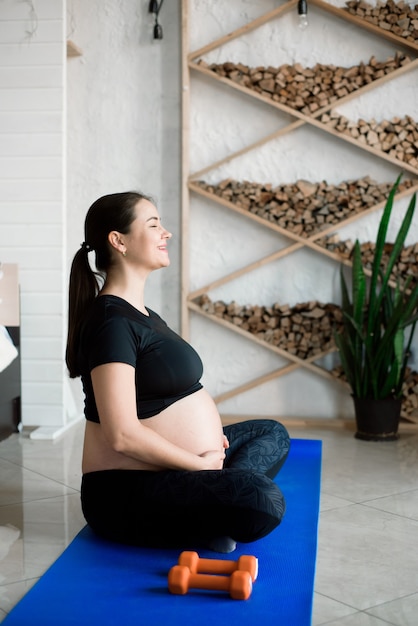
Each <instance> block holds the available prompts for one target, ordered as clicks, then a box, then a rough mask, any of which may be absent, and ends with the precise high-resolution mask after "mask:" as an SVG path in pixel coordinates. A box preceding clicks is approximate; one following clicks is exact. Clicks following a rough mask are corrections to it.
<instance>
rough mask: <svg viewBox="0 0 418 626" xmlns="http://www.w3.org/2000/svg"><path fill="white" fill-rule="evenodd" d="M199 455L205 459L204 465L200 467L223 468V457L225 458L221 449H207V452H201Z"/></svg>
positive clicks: (205, 468)
mask: <svg viewBox="0 0 418 626" xmlns="http://www.w3.org/2000/svg"><path fill="white" fill-rule="evenodd" d="M199 456H200V457H201V458H202V459H204V460H205V463H204V465H205V467H202V470H220V469H222V468H223V465H224V459H225V451H224V450H222V451H221V452H220V451H219V450H208V451H207V452H203V453H202V454H199Z"/></svg>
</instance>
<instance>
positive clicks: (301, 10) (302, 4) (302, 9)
mask: <svg viewBox="0 0 418 626" xmlns="http://www.w3.org/2000/svg"><path fill="white" fill-rule="evenodd" d="M298 15H299V28H300V29H301V30H305V28H307V26H308V25H309V22H308V3H307V1H306V0H299V2H298Z"/></svg>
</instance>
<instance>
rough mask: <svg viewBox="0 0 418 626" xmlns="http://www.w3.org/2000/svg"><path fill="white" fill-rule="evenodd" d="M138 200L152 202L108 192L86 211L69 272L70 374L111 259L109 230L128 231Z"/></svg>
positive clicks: (135, 195)
mask: <svg viewBox="0 0 418 626" xmlns="http://www.w3.org/2000/svg"><path fill="white" fill-rule="evenodd" d="M141 200H147V201H149V202H152V199H151V198H150V197H149V196H146V195H144V194H143V193H139V192H137V191H126V192H122V193H114V194H109V195H107V196H102V197H101V198H99V199H98V200H96V201H95V202H93V204H92V205H91V207H90V208H89V210H88V211H87V215H86V219H85V224H84V236H85V241H84V242H83V243H82V244H81V248H80V250H78V252H76V254H75V256H74V259H73V262H72V265H71V272H70V287H69V298H68V336H67V349H66V354H65V361H66V363H67V367H68V371H69V374H70V378H76V377H77V376H80V374H81V372H80V368H79V364H78V347H79V341H80V332H81V327H82V324H83V322H84V319H85V317H86V313H87V311H88V309H89V307H90V306H91V305H92V304H93V301H94V299H95V298H96V296H97V294H98V293H99V291H100V289H101V287H102V284H103V282H104V280H105V277H106V275H107V272H108V270H109V268H110V267H111V265H112V263H113V259H112V253H111V249H110V246H109V243H108V234H109V233H110V232H111V231H112V230H116V231H118V232H120V233H124V234H126V233H129V232H130V228H131V224H132V222H133V221H134V219H135V218H136V210H135V207H136V205H137V204H138V202H140V201H141ZM92 250H94V252H95V257H96V258H95V266H96V268H97V272H94V271H93V270H92V268H91V267H90V263H89V259H88V253H89V252H90V251H92Z"/></svg>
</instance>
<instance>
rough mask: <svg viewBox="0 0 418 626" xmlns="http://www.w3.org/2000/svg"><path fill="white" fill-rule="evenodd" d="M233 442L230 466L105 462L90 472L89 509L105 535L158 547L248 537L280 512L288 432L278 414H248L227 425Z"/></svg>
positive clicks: (85, 489) (86, 480) (85, 504)
mask: <svg viewBox="0 0 418 626" xmlns="http://www.w3.org/2000/svg"><path fill="white" fill-rule="evenodd" d="M224 432H225V435H226V436H227V437H228V440H229V444H230V447H229V448H228V449H227V450H226V459H225V463H224V469H222V470H203V471H197V472H189V471H183V470H163V471H160V472H152V471H146V470H104V471H99V472H90V473H87V474H84V476H83V478H82V485H81V502H82V508H83V513H84V516H85V518H86V520H87V522H88V524H89V525H90V526H91V528H92V529H93V530H94V531H95V532H96V533H97V534H98V535H100V536H102V537H105V538H107V539H110V540H113V541H117V542H120V543H128V544H133V545H142V546H154V547H166V546H171V547H179V546H181V547H182V548H184V547H187V546H190V547H193V546H198V545H205V544H206V543H207V541H208V540H211V539H212V538H214V537H220V536H228V537H231V538H233V539H234V540H235V541H240V542H250V541H255V540H256V539H259V538H261V537H264V536H265V535H267V534H268V533H270V532H271V531H272V530H273V529H274V528H275V527H276V526H278V525H279V524H280V522H281V520H282V517H283V515H284V511H285V502H284V498H283V495H282V493H281V491H280V489H279V488H278V487H277V485H276V484H275V483H274V482H273V481H272V478H274V476H275V475H276V473H277V472H278V471H279V469H280V468H281V466H282V465H283V463H284V461H285V460H286V457H287V454H288V451H289V446H290V440H289V435H288V433H287V431H286V429H285V428H284V426H283V425H282V424H280V423H279V422H276V421H274V420H265V419H262V420H248V421H246V422H241V423H239V424H232V425H230V426H226V427H225V428H224Z"/></svg>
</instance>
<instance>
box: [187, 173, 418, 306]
mask: <svg viewBox="0 0 418 626" xmlns="http://www.w3.org/2000/svg"><path fill="white" fill-rule="evenodd" d="M189 188H190V190H191V191H194V192H195V193H197V194H199V195H202V196H204V197H205V198H208V199H210V200H212V201H214V202H216V203H217V204H220V205H222V206H224V207H226V208H228V209H230V210H232V211H237V212H238V213H239V214H240V215H243V216H245V217H247V218H249V219H252V220H255V221H256V222H257V223H259V224H262V225H263V226H265V227H266V228H269V229H270V230H274V231H276V232H279V233H280V234H282V235H283V236H285V237H286V238H288V239H292V240H294V241H295V243H293V244H292V245H290V246H287V247H285V248H282V249H281V250H278V251H277V252H273V253H272V254H269V255H267V256H266V257H263V258H262V259H258V260H257V261H254V262H253V263H250V264H248V265H246V266H244V267H242V268H239V269H237V270H235V271H234V272H231V273H230V274H228V275H226V276H223V277H222V278H219V279H217V280H214V281H212V282H210V283H209V284H207V285H204V286H202V287H200V288H199V289H196V290H195V291H193V292H191V293H190V294H189V296H188V300H194V299H195V298H197V297H199V296H201V295H203V294H204V293H207V292H208V291H211V290H212V289H215V288H216V287H221V286H222V285H225V284H227V283H229V282H231V281H232V280H235V279H237V278H239V277H240V276H244V275H245V274H247V273H250V272H252V271H254V270H256V269H258V268H260V267H262V266H264V265H267V264H268V263H272V262H273V261H277V260H278V259H280V258H283V257H285V256H287V255H289V254H292V253H293V252H296V251H297V250H300V249H301V248H303V247H305V246H306V247H308V248H310V249H312V250H314V251H315V252H318V253H319V254H322V255H325V256H327V257H329V258H331V259H333V260H334V261H337V262H338V263H343V264H344V265H347V266H351V262H350V261H349V260H347V259H342V258H341V257H340V256H339V255H338V254H336V253H334V252H331V251H330V250H327V248H324V247H323V246H321V245H319V244H318V243H316V240H317V239H320V238H322V237H324V236H325V235H328V234H330V233H334V232H335V230H336V229H338V228H341V227H344V226H347V225H348V224H350V223H352V222H355V221H357V220H358V219H359V218H362V217H364V216H365V215H368V214H370V213H373V212H374V211H377V210H379V209H382V208H383V207H384V205H385V203H386V199H385V200H382V202H379V203H378V204H375V205H373V206H371V207H369V208H367V209H364V211H361V212H360V213H353V214H352V215H350V216H349V217H348V218H347V219H345V220H342V221H341V222H339V223H338V224H331V225H330V226H329V227H328V228H324V229H323V230H321V231H319V232H317V233H315V234H313V235H311V236H310V237H306V238H305V237H301V236H299V235H295V234H293V233H291V232H290V231H287V230H285V229H284V228H281V227H280V226H277V225H276V224H274V223H272V222H269V221H268V220H266V219H264V218H262V217H259V216H258V215H255V214H254V213H251V212H250V211H247V210H245V209H241V208H240V207H237V206H236V205H235V204H234V203H233V202H229V201H228V200H225V199H224V198H221V197H220V196H217V195H216V194H211V193H208V192H207V191H205V190H203V189H200V187H198V186H197V185H194V184H193V183H190V184H189ZM417 191H418V183H417V184H416V185H414V186H412V187H410V188H409V189H405V190H403V191H401V192H399V193H397V194H396V196H395V200H401V199H402V198H404V197H405V196H409V195H412V194H413V193H415V192H417ZM366 274H367V275H369V274H370V272H369V270H366Z"/></svg>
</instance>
